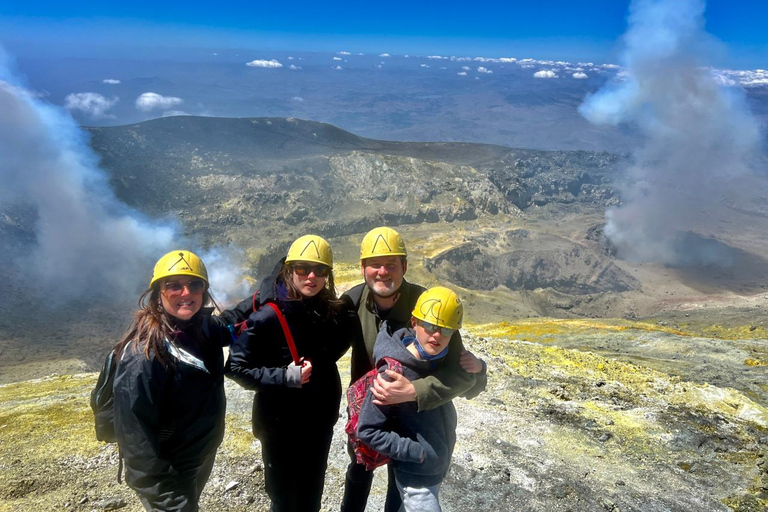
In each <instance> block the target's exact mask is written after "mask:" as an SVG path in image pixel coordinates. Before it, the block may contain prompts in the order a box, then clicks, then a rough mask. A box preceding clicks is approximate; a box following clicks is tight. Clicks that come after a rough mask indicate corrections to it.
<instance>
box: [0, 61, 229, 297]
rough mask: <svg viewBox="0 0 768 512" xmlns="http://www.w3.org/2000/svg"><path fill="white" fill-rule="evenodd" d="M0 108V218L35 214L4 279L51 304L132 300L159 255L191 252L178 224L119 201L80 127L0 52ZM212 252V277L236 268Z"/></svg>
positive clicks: (220, 285)
mask: <svg viewBox="0 0 768 512" xmlns="http://www.w3.org/2000/svg"><path fill="white" fill-rule="evenodd" d="M0 112H2V116H0V182H2V187H1V188H0V214H2V213H4V211H5V210H6V209H7V208H11V207H12V206H13V205H23V206H24V207H26V208H31V209H32V210H33V211H34V212H35V213H36V215H37V218H36V221H35V223H34V243H32V244H30V245H29V246H25V247H24V248H23V250H22V251H21V253H18V251H16V253H15V254H14V257H15V261H13V262H10V261H8V259H9V257H10V256H9V253H8V252H7V251H5V250H3V251H2V253H3V254H1V255H0V258H2V259H3V260H5V262H4V265H5V266H6V267H5V270H6V271H7V270H8V268H7V265H16V266H17V267H16V271H10V272H9V273H8V275H9V276H18V277H20V278H21V280H22V281H23V282H22V284H21V285H22V286H23V288H24V289H39V290H47V292H45V295H46V297H49V300H50V302H55V301H57V300H66V299H69V298H74V297H86V298H87V297H91V298H95V297H96V296H102V297H103V296H111V297H115V298H121V299H125V298H126V297H131V300H132V301H133V300H135V298H138V295H137V293H138V292H140V291H141V290H143V289H145V288H146V286H147V284H148V282H149V278H150V276H151V272H152V267H153V265H154V262H155V261H156V260H157V259H158V258H159V257H160V256H162V255H163V254H164V253H165V252H167V251H168V250H171V249H174V248H176V247H177V246H182V245H183V246H185V248H186V247H189V248H190V249H192V250H195V249H194V244H191V243H190V242H189V241H184V240H179V239H178V238H177V230H176V229H175V226H173V225H171V224H168V223H158V222H154V221H152V220H150V219H147V218H146V217H145V216H143V215H141V214H140V213H139V212H137V211H135V210H133V209H131V208H129V207H127V206H126V205H124V204H123V203H122V202H120V201H119V200H118V199H117V198H116V197H115V195H114V193H113V191H112V190H111V189H110V187H109V183H108V181H107V178H106V175H105V174H104V172H103V171H102V170H101V169H99V167H98V159H97V157H96V155H95V154H94V153H93V151H92V150H91V149H90V147H89V146H88V144H87V140H86V135H85V132H84V131H83V130H82V129H80V127H79V126H78V125H77V124H76V122H75V121H74V120H73V119H72V117H71V116H70V115H69V113H68V112H66V111H65V110H64V109H62V108H59V107H56V106H54V105H51V104H48V103H46V102H44V101H43V100H41V99H39V98H38V97H36V95H35V94H33V93H32V92H30V91H29V90H28V89H27V88H25V87H24V86H23V85H22V84H21V82H20V80H19V79H18V78H17V77H16V76H15V74H14V73H12V72H11V70H10V65H9V58H8V57H7V56H6V55H5V53H4V52H3V51H2V49H1V48H0ZM0 227H1V226H0ZM3 242H4V245H5V243H7V242H8V240H4V241H3ZM190 245H191V246H192V247H190ZM198 254H200V253H198ZM211 254H212V255H213V260H214V261H209V262H206V263H207V264H208V266H209V270H211V271H212V272H211V273H212V274H214V275H216V276H218V275H219V271H218V269H217V264H219V261H220V260H221V264H222V265H224V266H225V267H226V268H227V269H228V270H227V272H236V270H235V269H239V268H242V267H236V266H235V265H234V263H233V261H234V260H233V259H232V258H229V259H223V256H222V255H221V251H220V252H219V253H216V254H213V253H211ZM201 256H202V257H203V258H204V259H203V261H206V260H205V255H204V254H201ZM241 274H242V273H241ZM222 280H223V278H222ZM226 281H227V283H228V284H227V283H223V282H222V283H213V284H214V285H215V286H216V287H217V288H216V289H217V290H221V294H222V295H226V294H227V293H228V290H227V287H229V288H231V289H233V290H234V292H235V293H236V294H237V295H238V296H239V295H242V293H241V291H240V290H241V289H242V286H239V285H234V284H233V282H234V278H232V277H227V279H226Z"/></svg>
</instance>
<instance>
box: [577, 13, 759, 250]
mask: <svg viewBox="0 0 768 512" xmlns="http://www.w3.org/2000/svg"><path fill="white" fill-rule="evenodd" d="M704 7H705V5H704V1H703V0H633V1H632V3H631V5H630V15H629V28H628V31H627V33H626V34H625V36H624V42H625V45H626V49H625V52H624V55H623V61H624V62H623V64H624V67H625V71H626V72H625V73H623V80H622V81H620V82H618V81H617V82H613V83H611V84H609V85H608V86H606V87H605V88H603V89H602V90H600V91H599V92H597V93H596V94H594V95H591V96H589V97H587V99H586V100H585V102H584V104H583V105H582V106H581V107H580V112H581V113H582V115H584V116H585V117H586V118H587V119H588V120H590V121H591V122H593V123H596V124H614V125H618V124H620V123H633V124H635V125H636V126H637V127H639V129H640V131H641V133H642V135H643V136H644V144H643V146H642V147H640V148H638V149H636V150H635V151H633V155H632V156H633V164H632V166H631V168H630V169H628V178H629V179H628V183H626V184H624V186H623V188H622V190H621V191H622V205H621V206H620V207H617V208H614V209H611V210H609V211H608V212H607V214H606V220H607V224H606V228H605V233H606V235H607V236H608V238H609V239H610V240H611V241H612V242H613V244H614V245H615V246H616V248H617V249H618V251H619V255H620V256H621V257H624V258H627V259H631V260H637V261H659V262H663V263H667V264H683V263H691V259H690V257H689V255H682V254H681V250H683V249H681V244H680V243H679V241H680V236H681V233H686V232H690V231H691V230H692V229H693V228H694V226H697V225H700V224H701V221H702V208H703V205H706V204H713V203H716V202H719V201H720V200H721V197H722V195H723V190H724V187H725V184H727V183H728V182H729V180H731V179H732V178H733V177H734V176H738V175H741V174H743V173H745V172H747V171H749V162H750V159H751V158H752V157H753V156H754V155H755V153H756V152H757V150H758V146H759V140H760V130H759V127H758V124H757V122H756V121H755V119H754V118H753V117H752V116H751V114H750V113H749V111H748V109H747V107H746V103H745V100H744V96H743V94H742V91H740V90H737V89H735V88H730V89H727V88H724V87H722V86H721V85H720V84H719V83H718V81H717V80H715V79H714V78H713V76H712V73H711V72H710V71H709V69H707V68H706V64H707V62H706V60H707V57H708V56H709V55H712V53H713V52H714V51H715V50H716V43H715V42H714V40H713V39H712V38H711V37H710V36H709V35H708V34H707V33H706V32H705V31H704ZM712 221H713V222H714V221H716V219H712ZM682 245H685V244H682ZM694 263H696V262H695V261H694ZM697 263H705V264H709V263H716V262H714V261H712V260H711V257H709V256H708V257H707V258H706V261H698V262H697ZM720 263H723V264H727V263H728V262H720Z"/></svg>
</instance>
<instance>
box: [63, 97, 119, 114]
mask: <svg viewBox="0 0 768 512" xmlns="http://www.w3.org/2000/svg"><path fill="white" fill-rule="evenodd" d="M118 100H119V98H107V97H105V96H102V95H101V94H98V93H95V92H77V93H73V94H68V95H67V97H66V98H64V106H65V107H66V108H67V109H68V110H80V111H82V112H85V113H86V114H88V115H89V116H91V117H93V118H106V117H114V116H112V115H110V114H107V110H109V109H110V108H112V107H113V106H114V105H115V103H117V102H118Z"/></svg>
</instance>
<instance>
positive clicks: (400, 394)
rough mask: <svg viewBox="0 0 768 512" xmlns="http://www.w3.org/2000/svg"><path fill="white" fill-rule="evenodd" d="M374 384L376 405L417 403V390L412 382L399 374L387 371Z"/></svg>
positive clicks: (377, 377)
mask: <svg viewBox="0 0 768 512" xmlns="http://www.w3.org/2000/svg"><path fill="white" fill-rule="evenodd" d="M384 374H385V375H386V377H384V375H382V374H379V375H377V376H376V380H375V381H374V382H373V403H374V404H375V405H395V404H401V403H403V402H414V401H416V388H414V387H413V384H411V381H409V380H408V379H406V378H405V377H403V376H402V375H400V374H399V373H397V372H393V371H392V370H386V371H385V372H384Z"/></svg>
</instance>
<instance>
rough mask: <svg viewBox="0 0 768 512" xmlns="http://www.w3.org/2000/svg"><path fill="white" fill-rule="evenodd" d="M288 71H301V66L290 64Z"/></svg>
mask: <svg viewBox="0 0 768 512" xmlns="http://www.w3.org/2000/svg"><path fill="white" fill-rule="evenodd" d="M288 69H293V70H294V71H295V70H297V69H301V66H296V65H295V64H291V65H290V66H288Z"/></svg>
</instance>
